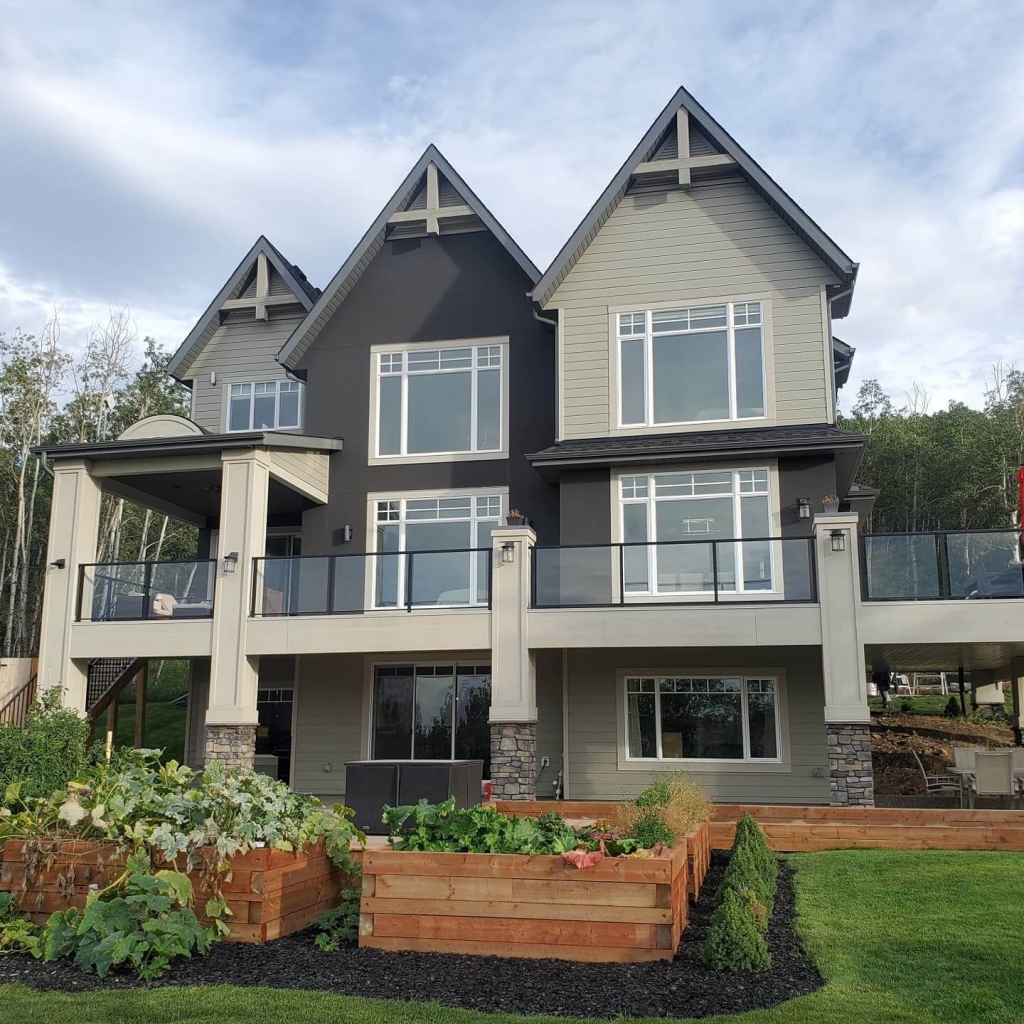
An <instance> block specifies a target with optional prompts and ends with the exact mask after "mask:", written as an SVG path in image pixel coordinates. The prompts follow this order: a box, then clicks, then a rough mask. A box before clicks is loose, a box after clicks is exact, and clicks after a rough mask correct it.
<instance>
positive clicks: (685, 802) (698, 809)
mask: <svg viewBox="0 0 1024 1024" xmlns="http://www.w3.org/2000/svg"><path fill="white" fill-rule="evenodd" d="M655 810H656V811H657V812H658V815H659V817H660V818H661V820H662V821H663V822H664V823H665V825H666V827H667V828H668V830H669V831H670V832H672V833H673V835H676V836H682V835H686V833H687V832H689V831H690V830H691V829H693V828H696V827H697V826H698V825H700V824H702V823H704V822H706V821H710V820H711V818H712V817H713V816H714V805H713V804H712V803H711V801H710V800H709V799H708V796H707V794H706V793H705V792H704V790H703V789H701V787H700V786H698V785H697V783H695V782H694V781H693V780H692V779H691V778H690V777H689V776H688V775H687V774H686V772H668V773H664V774H660V775H658V776H657V777H656V778H655V780H654V781H653V782H652V783H651V784H650V785H649V786H648V787H647V788H646V789H645V790H644V791H643V792H642V793H641V794H640V795H639V796H638V797H637V798H636V799H635V800H627V801H626V802H625V803H623V804H620V805H619V807H618V808H617V809H616V813H615V824H616V826H617V827H618V829H619V830H620V831H621V832H623V833H625V834H627V835H632V834H633V830H634V829H635V828H636V826H637V825H638V824H639V822H640V821H641V819H643V818H644V817H646V816H647V815H648V814H649V813H650V812H651V811H655Z"/></svg>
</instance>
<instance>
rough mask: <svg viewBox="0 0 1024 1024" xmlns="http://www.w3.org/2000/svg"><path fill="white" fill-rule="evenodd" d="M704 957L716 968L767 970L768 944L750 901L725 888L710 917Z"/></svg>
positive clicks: (769, 958)
mask: <svg viewBox="0 0 1024 1024" xmlns="http://www.w3.org/2000/svg"><path fill="white" fill-rule="evenodd" d="M704 960H705V962H706V963H707V964H708V965H709V966H710V967H713V968H714V969H715V970H717V971H766V970H767V969H768V968H769V967H770V966H771V956H770V955H769V953H768V944H767V943H766V942H765V939H764V936H763V935H762V934H761V932H760V931H759V930H758V927H757V922H756V919H755V912H754V910H753V907H752V901H751V900H750V899H749V898H745V897H744V896H742V895H741V894H740V892H738V891H737V890H735V889H732V888H727V889H726V890H725V891H724V892H723V894H722V902H721V903H719V905H718V907H717V908H716V910H715V913H714V915H713V916H712V918H711V927H710V929H709V930H708V937H707V941H706V942H705V944H704Z"/></svg>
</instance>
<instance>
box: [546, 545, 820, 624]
mask: <svg viewBox="0 0 1024 1024" xmlns="http://www.w3.org/2000/svg"><path fill="white" fill-rule="evenodd" d="M531 585H532V601H531V603H532V605H533V607H534V608H601V607H612V606H615V605H627V604H678V603H681V602H686V601H695V602H712V603H717V602H743V601H748V602H749V601H785V602H804V603H807V602H814V601H816V600H817V597H818V594H817V575H816V572H815V567H814V540H813V538H811V537H763V538H744V539H742V540H737V539H726V540H696V539H695V540H686V541H658V542H652V543H625V544H589V545H588V544H582V545H561V546H538V547H535V548H534V550H533V578H532V581H531Z"/></svg>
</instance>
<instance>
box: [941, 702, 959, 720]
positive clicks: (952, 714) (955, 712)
mask: <svg viewBox="0 0 1024 1024" xmlns="http://www.w3.org/2000/svg"><path fill="white" fill-rule="evenodd" d="M942 714H943V716H944V717H945V718H959V717H960V701H958V700H957V699H956V697H950V698H949V700H947V701H946V706H945V707H944V708H943V709H942Z"/></svg>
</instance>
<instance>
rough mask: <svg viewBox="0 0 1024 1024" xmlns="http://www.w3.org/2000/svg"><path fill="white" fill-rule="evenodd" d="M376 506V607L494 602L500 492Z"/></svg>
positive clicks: (402, 500) (395, 501) (398, 500)
mask: <svg viewBox="0 0 1024 1024" xmlns="http://www.w3.org/2000/svg"><path fill="white" fill-rule="evenodd" d="M374 508H375V515H374V519H375V523H376V530H375V534H374V550H375V551H376V552H379V554H378V556H377V558H376V559H375V561H376V567H375V572H374V607H376V608H401V607H405V606H406V604H407V603H410V598H411V604H412V605H413V606H425V605H486V604H487V603H488V599H489V596H490V568H491V557H490V548H491V531H492V530H493V529H494V528H495V527H497V526H500V525H501V516H502V496H501V495H500V494H480V495H474V494H467V495H459V496H454V497H438V498H388V499H385V500H380V501H376V502H375V503H374ZM481 548H485V549H487V550H485V551H481V550H473V549H481ZM405 552H411V553H412V554H405Z"/></svg>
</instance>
